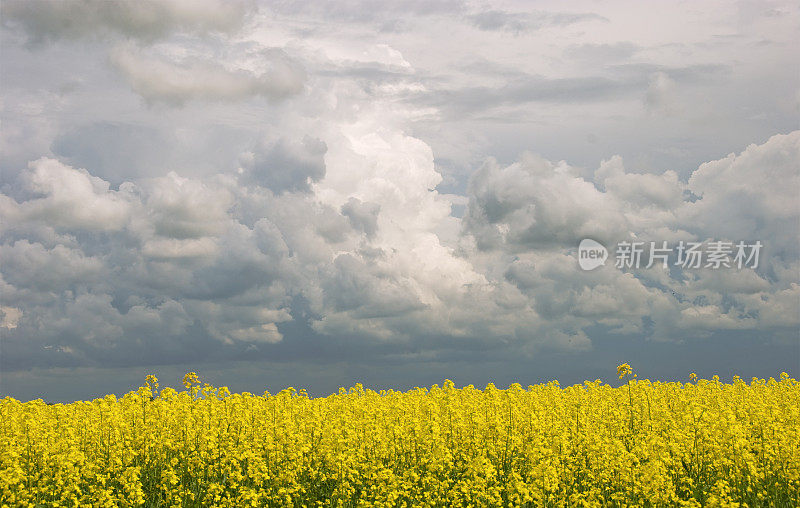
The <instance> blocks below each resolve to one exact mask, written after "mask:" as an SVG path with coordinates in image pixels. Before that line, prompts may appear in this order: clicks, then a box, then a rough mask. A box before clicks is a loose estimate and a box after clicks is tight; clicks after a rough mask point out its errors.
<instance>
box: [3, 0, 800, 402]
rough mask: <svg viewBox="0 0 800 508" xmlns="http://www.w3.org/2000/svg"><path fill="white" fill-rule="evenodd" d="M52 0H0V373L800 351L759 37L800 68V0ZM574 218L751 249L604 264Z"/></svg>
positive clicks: (777, 133) (710, 361)
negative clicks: (694, 8)
mask: <svg viewBox="0 0 800 508" xmlns="http://www.w3.org/2000/svg"><path fill="white" fill-rule="evenodd" d="M64 5H66V4H64V3H47V2H40V3H18V2H13V1H4V2H3V4H2V7H3V18H4V22H3V30H2V34H1V35H0V36H2V38H3V40H2V42H3V47H4V49H3V52H2V54H0V58H2V60H3V65H4V67H5V68H10V69H13V71H14V72H13V73H12V75H11V76H9V75H8V73H4V75H3V76H2V78H0V84H1V85H2V94H3V102H2V110H1V111H2V126H3V127H2V131H0V134H1V136H0V146H2V149H3V152H4V154H6V155H7V157H4V159H6V161H5V162H3V163H0V169H1V170H2V177H1V178H0V217H2V222H1V223H0V277H2V278H1V279H0V340H1V341H2V342H0V348H1V350H0V353H1V354H0V374H2V386H0V392H2V394H10V395H13V396H17V397H21V398H30V397H37V396H44V397H45V398H48V397H49V398H50V399H52V400H56V399H59V398H80V397H84V396H87V397H88V396H91V395H96V394H99V393H96V389H94V388H89V387H88V385H89V382H88V381H87V379H94V380H96V381H97V383H110V384H109V386H110V388H108V389H105V388H100V391H101V392H104V391H108V390H116V391H120V390H124V389H125V386H123V385H122V384H121V381H113V377H114V376H113V375H112V372H113V371H112V369H117V370H118V371H119V372H120V373H121V374H120V376H121V377H120V378H119V379H128V378H132V377H135V376H138V375H139V374H140V373H141V372H145V371H167V372H170V373H177V372H180V371H182V370H201V371H202V368H205V369H206V370H207V371H208V372H210V373H213V374H212V375H214V376H219V377H220V378H222V377H224V376H225V375H226V373H227V375H228V376H230V378H229V379H228V378H226V379H221V381H224V382H225V383H227V384H229V385H231V386H232V387H237V386H239V387H240V389H248V388H252V390H251V391H253V390H254V388H253V385H254V384H255V385H256V386H257V385H258V383H262V382H263V383H269V384H272V385H274V384H279V385H280V384H283V383H284V382H285V385H289V384H294V385H295V386H297V385H301V386H309V387H310V388H311V389H312V391H314V392H315V393H324V392H325V391H326V390H333V389H334V388H335V387H336V385H339V384H348V383H351V382H353V381H354V380H355V378H354V377H353V376H355V375H359V376H361V377H362V380H367V381H368V382H369V383H371V384H373V385H374V386H382V385H384V384H386V385H394V386H403V387H409V386H414V385H418V384H425V383H430V382H437V381H440V380H441V378H443V377H450V378H452V379H455V380H457V381H459V380H460V381H462V382H465V383H477V382H485V381H488V380H494V381H495V382H498V381H499V382H500V383H504V382H505V381H506V380H507V381H508V382H511V381H514V380H517V379H513V377H515V376H516V377H522V376H530V377H531V378H532V379H535V380H541V379H543V377H547V376H550V374H551V373H552V376H551V377H561V378H562V380H563V379H565V378H566V379H568V380H574V381H580V380H582V379H579V378H580V377H581V376H585V377H586V378H594V377H598V376H600V374H601V373H602V372H603V370H602V369H604V368H606V369H607V370H608V371H609V372H610V371H611V370H612V369H613V367H614V366H615V365H616V364H615V363H614V362H618V363H620V362H622V361H629V360H630V361H636V359H638V360H639V361H640V362H641V364H642V367H643V369H644V370H643V373H644V374H646V373H647V372H648V369H649V371H650V372H652V373H654V374H653V375H655V374H658V375H660V376H661V377H673V378H674V377H679V376H682V375H685V374H686V373H687V372H689V371H690V370H695V371H698V372H702V369H703V365H702V364H698V362H699V361H698V360H691V359H688V358H691V357H693V356H694V357H696V358H697V359H700V358H702V359H704V361H705V364H706V368H708V369H715V370H719V371H722V372H725V373H735V372H737V371H738V373H740V374H745V375H746V374H748V373H750V372H752V373H753V375H762V376H764V375H775V374H776V373H777V372H779V370H786V371H788V372H790V373H791V374H793V375H797V374H798V372H797V371H798V368H799V367H800V356H798V355H800V347H799V346H798V343H800V340H799V339H800V245H798V240H797V239H798V238H799V237H800V200H798V199H797V196H798V195H799V194H800V130H797V119H798V114H800V110H799V109H798V97H800V95H798V93H800V92H799V90H800V82H799V81H800V80H798V78H797V76H794V77H792V75H791V73H789V72H788V70H787V69H786V68H778V67H770V68H766V67H764V66H763V65H762V64H761V61H760V59H761V57H762V56H763V55H764V54H769V55H770V56H771V57H772V58H773V59H774V60H777V61H784V62H785V63H786V66H785V67H788V68H791V67H792V66H794V69H795V70H797V63H796V62H795V61H794V59H792V57H791V55H792V53H791V51H790V49H789V48H790V47H791V46H792V44H793V43H796V42H797V35H796V31H793V30H792V27H795V28H796V26H797V24H798V20H800V16H798V13H797V12H796V11H797V9H796V8H794V7H791V6H789V5H788V4H787V5H785V6H782V7H781V6H778V7H777V8H783V9H786V10H787V14H786V16H784V17H782V18H780V19H773V18H769V19H767V18H766V17H765V18H761V17H758V16H755V17H752V19H751V21H750V22H748V23H742V22H741V21H736V12H735V9H734V8H733V7H726V8H725V9H722V10H721V11H720V12H722V13H723V15H722V16H720V18H719V20H716V21H712V18H711V11H714V9H715V6H713V5H712V4H701V6H702V8H700V9H699V10H698V12H697V13H695V14H693V15H694V16H697V19H696V21H698V23H699V24H700V25H702V24H703V23H705V24H706V26H709V27H713V30H712V31H713V32H714V33H706V32H707V31H696V32H695V31H691V30H689V29H684V28H681V27H683V26H684V25H683V22H684V21H685V20H684V18H683V16H688V15H687V14H683V13H681V12H680V11H678V10H673V9H671V8H668V7H660V9H661V12H659V13H658V14H660V15H661V16H662V18H663V20H664V22H665V23H666V25H667V27H666V28H663V29H661V30H660V31H656V32H655V33H650V34H647V33H643V32H642V31H641V29H639V28H637V27H636V26H635V24H632V23H631V18H630V16H631V15H638V16H642V17H646V16H648V14H647V13H642V12H638V13H636V12H634V13H633V14H631V13H627V12H626V11H627V8H624V7H622V6H619V5H616V4H604V5H600V6H596V9H595V8H594V7H591V6H593V5H594V4H586V5H576V6H575V7H574V11H571V12H563V11H559V10H557V9H556V8H555V7H553V6H549V5H546V4H542V5H541V6H537V9H536V10H534V11H529V10H528V11H526V10H525V8H524V6H521V5H513V4H511V3H510V4H502V5H500V4H498V5H497V6H495V7H494V8H492V9H488V10H487V9H482V8H480V7H478V6H477V5H472V4H470V3H463V4H462V3H459V4H441V5H440V4H431V6H429V7H425V8H423V7H421V6H420V5H417V7H415V8H413V9H408V10H405V11H404V12H403V13H402V16H401V17H400V18H401V21H402V26H403V27H404V28H403V30H399V26H398V27H395V28H396V29H394V30H378V31H376V30H375V25H376V23H377V24H381V26H383V25H382V24H383V23H385V21H386V20H382V19H379V18H380V16H378V15H377V14H375V15H374V16H365V15H364V14H363V13H362V12H361V11H358V10H356V9H353V10H348V9H347V8H346V7H336V8H335V9H334V7H333V6H332V5H329V6H328V7H326V8H324V9H323V8H322V7H318V8H316V10H315V9H305V8H302V6H301V5H299V4H298V5H295V6H294V7H296V8H293V7H292V5H288V4H282V7H281V9H273V8H272V7H271V6H270V5H269V4H260V3H235V4H234V3H222V2H219V3H218V2H212V1H207V2H200V3H199V4H196V5H195V4H193V5H191V6H190V5H189V4H184V3H182V2H143V3H141V4H133V3H129V2H124V1H119V2H107V3H103V4H102V6H100V5H98V4H95V3H93V2H88V1H84V2H77V1H76V2H73V3H71V4H70V5H71V6H72V7H73V10H69V9H66V8H65V7H64ZM415 5H416V4H415ZM426 5H427V4H426ZM320 9H321V10H322V12H317V10H320ZM331 9H333V11H331ZM631 9H632V10H634V11H635V9H634V8H633V7H631ZM595 11H596V12H595ZM81 12H83V13H84V14H85V16H82V17H80V20H79V21H80V22H78V21H76V20H77V18H75V19H76V20H73V17H74V16H77V14H76V13H81ZM331 12H333V13H334V14H335V15H336V17H337V19H340V21H339V22H338V23H337V25H328V26H327V27H325V28H324V29H322V28H321V27H320V24H319V19H320V17H322V16H328V15H331ZM326 13H327V14H326ZM447 13H458V16H448V15H447ZM376 16H377V17H376ZM71 20H72V21H71ZM590 26H591V29H590ZM444 27H446V28H447V30H449V33H450V34H451V35H450V36H449V37H444V36H441V35H440V34H441V33H442V29H443V28H444ZM687 30H688V31H687ZM725 30H728V31H734V32H735V34H734V35H735V37H730V38H724V39H720V38H719V37H716V35H715V34H716V33H723V32H724V31H725ZM620 34H622V35H620ZM420 35H425V36H427V37H429V38H434V39H436V41H437V43H438V44H439V47H440V48H441V50H440V51H439V52H436V53H431V52H429V51H427V52H426V51H424V46H425V44H423V43H422V42H420V38H419V36H420ZM545 40H547V41H550V43H548V44H544V41H545ZM459 41H460V43H459V44H460V46H463V47H459V44H457V42H459ZM428 44H429V43H428ZM765 52H766V53H765ZM58 55H61V56H62V57H63V56H68V60H67V63H71V64H74V66H75V68H76V69H78V68H80V69H85V70H86V74H81V75H80V76H78V75H77V74H75V73H73V72H72V71H70V70H69V66H66V67H65V68H59V67H54V66H52V65H51V63H52V62H53V61H54V58H57V57H58ZM534 57H535V58H534ZM23 60H24V61H26V62H30V63H29V64H26V65H24V66H23V65H21V63H20V62H22V61H23ZM364 69H369V72H364ZM43 77H44V79H42V78H43ZM755 81H758V82H770V83H771V85H769V88H765V89H763V91H761V92H758V93H755V94H754V93H752V91H751V90H752V88H749V87H750V85H751V84H752V83H753V82H755ZM31 83H33V85H30V84H31ZM67 84H69V86H67ZM746 91H747V94H746V93H745V92H746ZM23 140H24V141H23ZM22 161H24V162H22ZM459 208H463V210H464V212H463V217H462V216H461V215H462V214H461V213H456V210H457V209H459ZM583 238H593V239H596V240H598V241H600V242H602V243H603V244H605V245H607V246H609V245H612V244H614V243H616V242H619V241H622V240H631V239H636V240H639V241H645V242H649V241H662V240H663V241H670V242H677V241H679V240H683V241H716V240H724V241H739V240H746V241H749V242H752V241H756V240H760V241H761V242H762V243H763V244H764V251H763V253H762V257H761V260H760V264H759V266H758V268H756V269H751V268H745V269H741V270H739V269H733V270H712V269H700V270H681V269H679V268H677V267H672V268H671V269H667V270H665V269H660V268H655V267H654V268H650V269H638V270H637V269H632V270H620V269H618V268H616V267H614V266H613V263H606V265H607V266H603V267H600V268H598V269H596V270H593V271H591V272H586V271H582V270H581V269H580V268H579V266H578V263H577V259H576V252H577V247H578V244H579V242H580V241H581V240H582V239H583ZM726 340H727V341H729V342H727V343H726ZM726 344H728V345H729V350H728V351H726V352H725V353H724V354H720V355H719V356H718V357H717V358H716V359H714V357H713V351H714V348H725V347H726V346H725V345H726ZM736 352H738V353H736ZM737 355H738V356H737ZM662 360H663V361H662ZM749 360H752V361H753V362H754V363H752V364H748V361H749ZM605 363H608V365H605ZM612 364H613V365H612ZM690 365H691V367H690ZM201 367H202V368H201ZM559 369H561V372H563V373H564V374H563V375H561V376H559V375H558V372H559ZM201 373H202V372H201ZM175 375H176V377H177V375H178V374H175ZM162 377H163V376H162ZM304 377H305V379H307V380H308V381H307V382H304V381H303V379H304ZM79 378H80V379H79ZM289 380H291V381H289ZM523 381H524V380H523ZM70 383H72V385H71V386H72V388H70V387H69V386H70ZM114 383H117V384H114ZM57 385H61V386H57ZM64 385H66V387H65V386H64ZM42 392H49V393H50V395H48V393H42ZM84 394H85V395H84Z"/></svg>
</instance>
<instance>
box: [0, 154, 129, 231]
mask: <svg viewBox="0 0 800 508" xmlns="http://www.w3.org/2000/svg"><path fill="white" fill-rule="evenodd" d="M22 180H23V182H22V183H23V185H24V188H25V190H26V191H28V192H29V193H31V194H32V195H33V196H34V197H33V198H32V199H29V200H26V201H24V202H23V203H17V202H15V201H14V200H12V199H9V198H8V197H6V196H4V199H3V201H2V202H0V206H2V210H3V213H4V215H5V216H6V217H7V218H8V219H10V220H9V221H8V222H7V224H8V223H9V222H10V223H14V222H18V221H19V222H34V221H41V222H43V223H45V224H47V225H49V226H53V227H55V228H57V229H65V230H66V229H82V230H87V231H114V230H119V229H122V228H123V227H125V225H126V224H127V222H128V220H129V219H130V216H131V211H132V199H131V196H130V195H129V193H128V192H126V190H125V189H121V190H119V191H114V190H112V189H110V185H109V183H108V182H106V181H105V180H102V179H100V178H97V177H95V176H92V175H91V174H90V173H89V172H88V171H86V170H85V169H75V168H72V167H70V166H67V165H65V164H62V163H61V162H59V161H57V160H54V159H48V158H42V159H39V160H37V161H34V162H31V163H30V165H29V171H27V172H26V173H24V174H23V176H22Z"/></svg>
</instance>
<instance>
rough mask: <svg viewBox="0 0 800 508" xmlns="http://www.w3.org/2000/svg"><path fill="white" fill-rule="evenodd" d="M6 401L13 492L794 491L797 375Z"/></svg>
mask: <svg viewBox="0 0 800 508" xmlns="http://www.w3.org/2000/svg"><path fill="white" fill-rule="evenodd" d="M618 374H619V376H620V379H622V380H623V382H622V384H621V386H619V387H612V386H611V385H608V384H604V383H602V382H600V381H594V382H586V383H584V384H582V385H575V386H570V387H561V386H559V384H558V382H556V381H553V382H550V383H547V384H540V385H533V386H528V387H527V388H523V387H522V386H520V385H518V384H514V385H512V386H511V387H510V388H508V389H498V388H496V387H494V386H493V385H491V384H490V385H488V386H487V387H486V388H485V389H482V390H481V389H478V388H475V387H473V386H467V387H465V388H456V387H455V386H454V385H453V383H452V382H450V381H445V382H444V384H443V386H437V385H434V386H433V387H431V388H429V389H426V388H417V389H414V390H411V391H408V392H396V391H392V390H388V391H380V392H375V391H372V390H365V389H364V388H363V387H362V386H360V385H356V386H355V387H354V388H351V389H349V390H345V389H341V390H340V391H339V393H338V394H334V395H331V396H329V397H325V398H312V397H309V396H308V395H307V394H306V392H305V391H303V390H300V391H297V390H295V389H293V388H289V389H286V390H283V391H282V392H280V393H278V394H275V395H271V394H269V393H264V394H263V395H253V394H250V393H236V394H232V393H230V391H229V390H228V389H227V388H225V387H221V388H215V387H212V386H210V385H208V384H205V385H203V384H202V383H201V382H200V380H199V379H198V377H197V375H196V374H194V373H190V374H187V375H186V377H185V379H184V385H185V386H186V390H185V391H181V392H177V391H175V390H173V389H171V388H166V389H163V390H159V389H158V381H157V380H156V379H155V377H153V376H148V379H147V382H146V384H145V386H143V387H142V388H140V389H139V390H138V391H136V392H131V393H128V394H127V395H125V396H124V397H122V398H121V399H118V398H116V397H115V396H113V395H108V396H106V397H105V398H102V399H96V400H93V401H91V402H74V403H71V404H55V405H48V404H45V403H44V402H42V401H41V400H35V401H31V402H26V403H22V402H19V401H17V400H14V399H12V398H5V399H3V400H2V402H0V408H1V410H0V411H1V414H0V435H1V436H2V439H1V440H0V504H2V506H8V507H17V506H109V507H110V506H148V507H150V506H152V507H155V506H235V507H239V506H409V507H411V506H792V507H796V506H799V505H800V385H798V383H797V381H795V380H794V379H791V378H790V377H789V376H788V375H786V374H783V375H781V376H780V379H778V380H775V379H769V380H764V379H755V378H754V379H752V380H751V381H750V382H745V381H743V380H741V379H739V378H734V380H733V382H732V383H723V382H720V380H719V379H718V378H716V377H715V378H714V379H711V380H705V379H699V380H698V379H697V378H696V377H695V376H694V375H692V376H691V379H690V380H689V382H687V383H680V382H669V383H664V382H651V381H647V380H637V379H636V378H635V376H633V374H632V372H631V370H630V367H629V366H628V365H627V364H625V365H621V366H620V367H619V369H618Z"/></svg>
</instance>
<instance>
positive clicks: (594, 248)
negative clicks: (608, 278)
mask: <svg viewBox="0 0 800 508" xmlns="http://www.w3.org/2000/svg"><path fill="white" fill-rule="evenodd" d="M606 259H608V249H606V248H605V247H604V246H603V244H601V243H600V242H596V241H594V240H592V239H591V238H584V239H583V240H581V243H580V245H578V265H579V266H580V267H581V270H586V271H589V270H594V269H595V268H597V267H598V266H602V265H604V264H606Z"/></svg>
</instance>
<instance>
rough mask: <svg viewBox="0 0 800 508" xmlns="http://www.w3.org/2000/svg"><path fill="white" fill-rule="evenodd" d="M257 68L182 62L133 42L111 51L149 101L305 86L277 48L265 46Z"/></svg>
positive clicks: (234, 96)
mask: <svg viewBox="0 0 800 508" xmlns="http://www.w3.org/2000/svg"><path fill="white" fill-rule="evenodd" d="M261 59H262V60H261V63H262V64H265V65H266V69H265V70H263V71H262V72H259V73H256V72H254V71H252V70H249V69H246V68H228V67H226V66H225V65H222V64H221V63H220V62H219V61H217V60H211V59H200V58H188V59H184V60H183V61H180V62H175V61H171V60H168V59H166V58H163V57H158V56H150V55H145V54H144V53H142V52H141V51H139V50H136V49H133V48H131V47H117V48H115V49H114V50H113V51H112V52H111V54H110V61H111V64H112V65H113V66H114V67H115V68H116V69H117V70H119V71H120V72H121V73H122V75H123V76H124V77H125V79H127V80H128V82H129V83H130V85H131V88H132V89H133V91H135V92H136V93H138V94H139V95H141V96H142V97H143V98H144V99H145V100H147V101H149V102H163V103H167V104H173V105H182V104H184V103H186V102H187V101H192V100H211V101H236V100H244V99H248V98H250V97H257V96H261V97H266V98H269V99H283V98H286V97H289V96H291V95H295V94H298V93H300V92H301V91H302V90H303V82H304V80H305V73H304V71H303V69H302V68H301V67H300V66H299V65H298V64H296V63H295V62H293V61H292V60H291V59H290V58H289V57H288V56H287V55H286V54H285V53H283V52H282V51H280V50H265V51H264V52H263V53H262V55H261Z"/></svg>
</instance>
